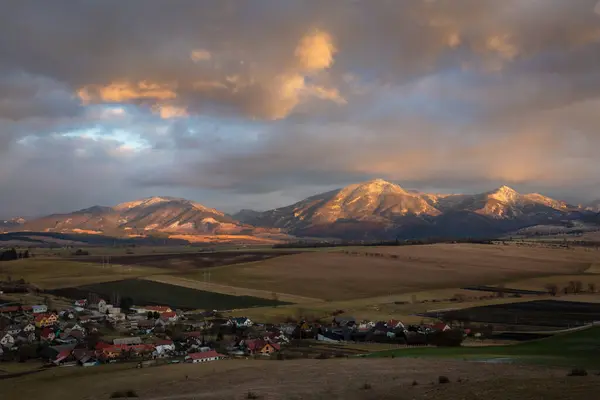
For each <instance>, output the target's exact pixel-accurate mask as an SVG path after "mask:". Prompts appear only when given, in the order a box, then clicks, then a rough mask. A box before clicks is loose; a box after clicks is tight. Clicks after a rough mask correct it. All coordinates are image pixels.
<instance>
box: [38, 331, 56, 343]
mask: <svg viewBox="0 0 600 400" xmlns="http://www.w3.org/2000/svg"><path fill="white" fill-rule="evenodd" d="M55 338H56V333H54V330H53V329H51V328H49V327H45V328H44V329H42V331H41V332H40V339H41V340H42V341H45V342H51V341H53V340H54V339H55Z"/></svg>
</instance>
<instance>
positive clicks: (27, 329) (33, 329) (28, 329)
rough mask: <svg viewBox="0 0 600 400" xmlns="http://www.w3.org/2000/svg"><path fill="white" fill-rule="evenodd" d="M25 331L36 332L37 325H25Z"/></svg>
mask: <svg viewBox="0 0 600 400" xmlns="http://www.w3.org/2000/svg"><path fill="white" fill-rule="evenodd" d="M23 332H27V333H31V332H35V325H34V324H27V325H25V326H24V327H23Z"/></svg>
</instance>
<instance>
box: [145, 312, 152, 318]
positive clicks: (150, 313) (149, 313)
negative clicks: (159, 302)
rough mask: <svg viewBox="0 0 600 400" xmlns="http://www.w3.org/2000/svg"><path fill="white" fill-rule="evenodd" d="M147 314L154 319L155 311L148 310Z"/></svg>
mask: <svg viewBox="0 0 600 400" xmlns="http://www.w3.org/2000/svg"><path fill="white" fill-rule="evenodd" d="M146 316H147V317H148V319H152V318H154V313H153V312H152V311H148V313H147V314H146Z"/></svg>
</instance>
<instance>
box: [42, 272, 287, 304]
mask: <svg viewBox="0 0 600 400" xmlns="http://www.w3.org/2000/svg"><path fill="white" fill-rule="evenodd" d="M90 292H92V293H97V294H99V295H101V296H104V298H110V297H111V296H112V295H113V293H117V294H119V295H120V296H121V297H125V296H129V297H131V298H132V299H133V301H134V304H138V305H144V304H161V305H162V304H167V305H169V306H171V307H175V308H184V309H205V310H226V309H233V308H242V307H243V308H246V307H260V306H262V307H265V306H276V305H285V304H288V303H285V302H281V301H278V300H274V299H271V300H269V299H262V298H258V297H251V296H231V295H227V294H221V293H214V292H206V291H202V290H196V289H190V288H185V287H182V286H175V285H168V284H165V283H160V282H153V281H148V280H142V279H127V280H122V281H112V282H105V283H98V284H93V285H86V286H78V287H73V288H62V289H58V290H54V291H53V292H52V293H53V294H55V295H58V296H63V297H68V298H72V299H78V298H82V297H83V298H85V297H86V295H87V294H88V293H90Z"/></svg>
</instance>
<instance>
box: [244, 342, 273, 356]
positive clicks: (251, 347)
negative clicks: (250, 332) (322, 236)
mask: <svg viewBox="0 0 600 400" xmlns="http://www.w3.org/2000/svg"><path fill="white" fill-rule="evenodd" d="M266 344H267V343H266V342H265V341H264V340H261V339H251V340H244V341H243V343H242V346H241V347H243V348H245V349H246V351H247V352H248V353H250V354H256V353H258V352H260V350H261V349H262V348H263V347H265V345H266Z"/></svg>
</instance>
